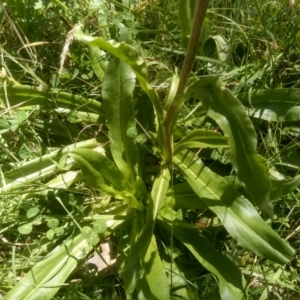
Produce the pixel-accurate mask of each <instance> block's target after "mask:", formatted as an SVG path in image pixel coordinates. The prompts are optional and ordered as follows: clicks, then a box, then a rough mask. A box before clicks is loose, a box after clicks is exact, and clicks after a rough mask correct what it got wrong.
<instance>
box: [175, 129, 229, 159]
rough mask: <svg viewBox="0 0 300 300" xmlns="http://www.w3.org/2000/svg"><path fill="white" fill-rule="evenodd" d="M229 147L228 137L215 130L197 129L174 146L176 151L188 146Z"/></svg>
mask: <svg viewBox="0 0 300 300" xmlns="http://www.w3.org/2000/svg"><path fill="white" fill-rule="evenodd" d="M223 147H228V143H227V138H226V137H224V136H222V135H221V134H220V133H218V132H215V131H208V130H204V129H195V130H193V131H191V132H189V133H188V134H187V136H185V137H184V138H182V139H181V140H180V142H178V143H177V144H175V146H174V153H175V154H176V153H179V152H180V151H182V150H184V149H187V148H223Z"/></svg>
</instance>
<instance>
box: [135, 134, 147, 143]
mask: <svg viewBox="0 0 300 300" xmlns="http://www.w3.org/2000/svg"><path fill="white" fill-rule="evenodd" d="M135 140H136V141H137V143H139V144H144V143H145V142H146V141H147V137H146V135H145V134H143V133H140V134H139V135H138V136H137V137H136V139H135Z"/></svg>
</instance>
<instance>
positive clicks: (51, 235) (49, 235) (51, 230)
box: [46, 229, 55, 241]
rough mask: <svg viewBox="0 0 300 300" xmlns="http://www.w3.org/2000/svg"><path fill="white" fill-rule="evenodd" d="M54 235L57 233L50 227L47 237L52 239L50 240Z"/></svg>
mask: <svg viewBox="0 0 300 300" xmlns="http://www.w3.org/2000/svg"><path fill="white" fill-rule="evenodd" d="M54 235H55V233H54V230H53V229H49V230H48V231H47V232H46V237H47V239H48V240H50V241H51V240H53V238H54Z"/></svg>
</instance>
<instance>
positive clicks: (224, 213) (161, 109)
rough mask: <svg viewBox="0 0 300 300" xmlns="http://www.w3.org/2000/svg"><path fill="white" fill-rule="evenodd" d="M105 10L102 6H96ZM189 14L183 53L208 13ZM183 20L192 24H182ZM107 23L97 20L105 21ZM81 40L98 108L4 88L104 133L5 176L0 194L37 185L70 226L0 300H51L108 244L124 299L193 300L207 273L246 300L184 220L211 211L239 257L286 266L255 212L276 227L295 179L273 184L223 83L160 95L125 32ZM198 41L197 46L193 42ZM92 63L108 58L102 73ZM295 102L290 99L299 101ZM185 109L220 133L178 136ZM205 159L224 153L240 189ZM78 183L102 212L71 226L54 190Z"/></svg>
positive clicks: (174, 80)
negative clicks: (280, 203)
mask: <svg viewBox="0 0 300 300" xmlns="http://www.w3.org/2000/svg"><path fill="white" fill-rule="evenodd" d="M125 2H126V1H124V3H125ZM104 4H106V3H105V1H99V7H100V8H102V6H101V5H104ZM125 4H126V3H125ZM125 4H123V5H124V6H126V5H125ZM194 4H195V1H179V8H180V14H179V17H180V23H181V24H185V26H182V28H181V30H182V45H183V46H184V47H187V48H188V50H189V47H190V46H189V45H190V44H189V43H190V41H189V36H188V33H189V32H192V31H193V28H194V27H193V26H194V25H193V13H195V14H196V16H199V15H197V9H199V11H198V13H200V15H202V17H203V16H205V13H206V8H203V7H202V8H201V7H198V6H196V8H194ZM105 7H106V6H105ZM112 7H113V6H112ZM201 9H202V10H201ZM103 10H104V6H103ZM183 18H189V19H188V22H186V23H185V22H184V21H185V20H183ZM104 19H105V17H103V16H101V18H100V16H99V20H101V22H104V21H103V20H104ZM99 22H100V21H99ZM203 22H204V24H205V20H204V18H202V23H203ZM102 25H103V24H102ZM86 32H87V30H86V28H85V27H84V26H83V25H82V26H75V27H74V29H73V30H72V33H71V34H72V36H73V37H74V39H75V40H76V41H77V42H80V43H82V44H85V45H87V46H88V49H89V55H90V58H91V62H92V66H93V69H94V70H96V71H95V74H96V75H97V77H98V80H99V82H100V83H101V102H99V101H96V100H94V99H88V98H87V97H83V96H79V95H78V96H77V95H76V96H75V95H73V94H71V93H64V92H60V91H57V90H53V89H42V90H41V89H39V88H36V87H32V86H27V85H9V86H7V87H5V89H3V91H1V92H0V96H1V99H8V101H9V104H10V106H18V107H23V108H24V109H26V107H29V106H34V107H36V106H38V107H39V108H40V109H42V110H44V111H52V110H56V111H57V112H59V113H63V112H64V110H67V113H70V112H72V117H74V114H75V115H76V118H80V120H83V121H84V122H85V124H98V125H100V124H101V126H103V127H104V128H105V131H106V132H107V134H106V133H105V134H101V135H99V136H98V137H96V138H93V139H88V138H87V136H82V135H80V134H79V132H78V131H76V132H71V129H70V131H69V133H70V134H71V135H72V136H73V137H75V136H76V135H77V136H79V137H80V140H79V141H76V142H74V143H73V144H70V145H67V146H65V147H63V148H61V149H59V150H55V151H52V152H51V153H48V154H45V155H43V156H41V157H38V158H36V159H32V160H29V161H28V162H26V163H23V164H22V165H20V166H18V168H11V169H10V170H7V171H6V172H5V173H4V176H5V180H6V184H5V185H3V186H2V187H1V192H2V193H7V194H8V193H12V192H19V193H20V190H21V189H22V188H24V187H26V185H27V184H28V183H34V182H36V181H37V180H41V179H43V184H44V187H45V189H44V190H43V193H41V195H42V194H43V195H44V196H47V197H49V199H50V196H51V197H52V198H53V199H55V201H57V203H59V204H60V205H61V206H62V207H64V209H65V211H66V212H67V217H68V222H69V223H70V224H71V223H72V224H73V225H72V228H74V230H73V232H68V234H67V235H65V236H64V239H63V240H60V238H59V235H58V233H57V232H58V231H55V228H57V227H58V224H59V222H58V220H57V219H55V220H53V219H51V220H48V223H47V224H48V227H49V231H48V235H47V236H48V237H51V236H52V237H53V236H55V235H56V238H57V239H56V240H55V242H57V244H55V243H53V245H52V246H53V247H52V251H51V252H49V253H48V254H47V255H46V256H44V257H43V258H42V259H41V260H40V261H38V262H37V263H36V264H35V265H34V266H33V267H32V268H31V269H30V270H29V271H28V272H27V273H26V275H24V276H23V277H22V278H20V280H19V281H18V282H17V283H16V285H15V286H14V287H13V288H12V289H11V290H10V291H9V292H8V293H7V294H6V296H5V297H4V299H5V300H7V299H21V298H20V297H22V299H28V300H29V299H30V300H32V299H41V298H43V299H52V298H53V297H55V295H56V294H57V293H58V292H60V291H61V286H63V285H64V283H65V281H66V280H67V279H68V278H69V276H70V275H71V274H72V273H73V272H74V271H75V270H76V269H77V268H78V267H79V266H81V265H83V264H84V263H85V261H87V260H88V258H89V254H90V253H92V252H93V251H94V250H95V249H96V248H97V247H98V246H99V244H101V243H102V242H103V241H104V240H105V239H112V240H113V241H114V242H115V248H116V250H117V252H118V254H117V255H116V258H117V270H115V271H114V272H115V274H114V275H117V276H120V278H121V279H122V283H123V285H124V293H125V295H126V297H127V298H128V299H157V300H162V299H165V300H168V299H176V298H181V299H197V298H198V297H199V294H198V285H197V284H198V282H197V280H195V278H198V277H200V276H201V274H204V273H205V272H209V273H211V274H213V276H215V277H216V278H217V281H218V285H219V294H220V298H221V299H223V300H226V299H247V285H246V281H245V278H244V276H243V274H242V272H241V270H240V268H239V267H238V266H237V265H236V264H235V263H234V262H233V261H232V260H231V259H229V258H228V257H227V256H226V255H224V254H222V253H221V252H220V251H219V249H218V247H217V245H216V243H215V240H214V238H215V236H214V234H213V228H206V227H205V226H196V224H195V223H193V222H189V220H188V219H187V218H186V215H187V214H188V213H189V212H190V211H193V212H197V211H198V210H202V211H204V210H210V211H211V212H212V213H213V214H214V216H215V218H216V219H217V220H218V225H219V226H221V227H222V228H224V231H226V232H227V233H228V234H229V235H230V236H231V237H232V238H233V239H235V240H236V241H237V243H238V244H239V245H240V246H241V247H243V248H244V249H247V250H249V251H251V252H252V253H254V254H255V255H257V256H259V257H261V258H265V259H268V260H271V261H273V262H275V263H278V264H286V263H287V262H289V261H290V260H291V259H292V257H293V255H294V250H293V249H292V248H291V246H290V245H289V244H288V243H287V242H286V241H284V240H283V239H282V238H281V237H280V236H279V235H278V234H277V233H276V232H275V231H274V230H273V229H272V228H271V227H270V226H269V225H268V224H267V223H266V222H265V220H264V219H263V218H262V216H261V212H263V213H264V214H265V215H266V216H268V217H270V218H272V217H273V204H272V200H274V199H273V197H275V198H276V197H278V196H279V195H280V196H283V195H286V194H288V193H290V192H291V191H293V190H294V189H295V186H296V185H297V183H298V177H295V178H294V179H293V180H294V181H293V182H287V181H286V180H279V179H276V180H275V179H274V178H273V177H272V176H270V170H269V169H270V164H269V163H268V161H267V159H266V158H264V157H262V156H260V155H259V154H258V153H257V136H256V132H255V129H254V126H253V123H252V121H251V119H250V117H249V116H248V114H247V111H246V110H245V108H244V106H243V104H242V103H245V102H246V96H245V95H244V94H240V95H239V97H236V96H235V95H234V94H233V93H232V92H231V91H230V90H229V89H228V88H226V85H225V84H224V82H223V81H222V77H221V76H219V75H209V76H205V77H203V78H202V77H200V78H195V77H193V78H192V80H191V83H190V84H189V85H187V86H184V88H183V90H182V91H181V92H180V93H178V87H179V86H180V83H181V81H182V80H185V81H186V82H187V81H188V79H189V78H190V77H189V75H190V73H188V74H187V75H186V76H188V78H184V79H182V74H181V76H179V75H178V74H177V72H174V74H172V77H171V82H169V86H168V92H167V95H166V96H165V97H162V96H161V95H160V93H159V92H158V90H157V88H156V87H155V86H154V85H153V84H151V82H150V81H149V79H148V74H147V73H148V72H147V64H146V61H145V59H143V57H141V55H140V54H139V50H138V49H137V47H136V46H134V45H133V42H132V37H131V34H130V32H129V31H128V30H127V28H126V26H125V25H124V24H122V23H120V22H119V23H116V24H114V25H112V26H111V32H110V35H111V36H110V38H106V37H102V36H101V37H100V36H93V35H90V34H88V33H86ZM200 32H201V30H200ZM200 32H199V33H200ZM198 38H199V36H198ZM214 40H216V38H215V39H214ZM222 41H224V43H225V40H222ZM210 42H211V40H210ZM203 43H204V42H203V40H201V37H200V41H199V44H200V45H202V44H203ZM219 51H221V50H220V49H219ZM187 53H189V52H187ZM107 54H109V55H107ZM195 55H196V53H195ZM99 56H101V57H103V56H105V60H104V61H102V62H101V64H99V60H98V59H97V57H98V58H99ZM187 58H188V57H187ZM190 59H192V60H193V59H194V57H191V58H190ZM216 59H217V57H216ZM264 93H267V92H265V91H262V92H257V93H255V94H254V95H253V99H252V103H253V107H251V109H252V110H253V111H252V112H253V114H254V116H257V115H262V117H263V118H264V117H265V118H266V114H265V113H264V110H265V109H266V110H267V109H270V110H272V105H273V104H274V103H276V101H277V99H276V97H274V98H273V100H272V101H271V100H270V101H269V102H268V103H267V104H266V105H267V106H266V107H264V106H263V101H262V100H261V98H260V97H263V95H264ZM270 93H272V92H270ZM273 93H274V94H272V95H279V94H280V93H282V92H279V91H274V92H273ZM292 93H293V91H292ZM293 95H294V94H293ZM293 97H294V96H293ZM293 97H292V96H291V95H290V97H289V99H291V101H294V102H293V103H295V101H296V100H295V98H293ZM295 97H297V96H295ZM190 99H194V100H195V99H196V100H197V101H199V103H200V105H201V109H202V112H203V114H204V115H205V116H206V117H209V118H210V119H211V120H213V122H215V123H216V124H217V125H218V126H219V130H207V129H203V128H201V129H199V128H189V129H188V130H187V131H186V132H185V133H184V134H182V133H180V130H181V128H180V126H179V125H180V124H179V123H180V117H181V113H182V110H183V107H184V104H185V103H187V102H188V101H189V100H190ZM239 99H240V100H239ZM286 105H287V108H286V109H289V108H290V107H289V106H288V103H286ZM289 112H290V113H289V114H288V115H285V116H280V114H279V113H278V114H277V115H276V114H275V113H273V114H272V116H271V117H272V118H276V116H278V117H282V118H293V116H294V115H295V114H294V111H292V109H291V111H289ZM271 117H270V118H271ZM293 120H294V119H293ZM185 121H186V119H185ZM5 124H6V127H5V128H4V129H3V130H7V131H8V130H10V129H11V124H10V123H9V122H8V123H5ZM5 124H4V125H5ZM46 125H47V126H46ZM55 125H56V124H54V122H51V124H43V126H44V127H43V128H47V129H48V130H49V131H51V132H52V133H53V134H55V132H58V131H59V129H58V130H57V129H56V127H55ZM55 130H57V131H55ZM202 149H217V150H218V149H219V150H224V149H225V150H227V151H229V158H230V162H231V164H232V169H233V172H234V175H235V176H234V177H235V180H236V181H235V182H238V188H236V185H235V184H233V183H232V182H231V181H230V180H228V178H225V177H222V176H221V175H219V174H218V173H216V172H214V171H213V170H212V169H211V168H210V167H209V166H207V165H206V164H205V161H204V160H203V159H202V158H201V156H200V155H199V150H201V151H202ZM49 176H50V177H51V179H49V180H48V177H49ZM82 182H84V183H85V184H86V185H87V187H88V188H91V189H93V190H94V191H95V193H97V195H101V196H103V197H105V199H106V201H105V205H104V207H103V208H102V209H101V210H97V209H96V210H95V211H96V212H84V211H81V212H80V213H81V218H80V219H77V217H76V218H75V217H74V216H73V213H72V212H70V211H69V207H67V206H66V205H65V204H64V201H63V199H62V197H61V195H60V192H61V191H63V190H68V189H69V188H71V187H72V186H74V185H75V184H80V183H82ZM240 189H242V190H243V192H240ZM53 190H55V191H56V192H53ZM37 193H38V191H37V190H36V189H34V188H33V189H28V190H26V191H25V192H24V193H23V195H22V199H26V198H30V197H32V195H36V194H37ZM52 198H51V199H52ZM79 215H80V214H79ZM76 216H77V215H76ZM41 218H42V212H40V211H39V210H31V211H30V210H28V211H27V219H26V220H23V223H22V224H21V226H20V228H21V229H20V230H21V231H23V233H26V230H27V231H28V232H30V230H32V226H33V225H35V224H36V223H37V222H38V221H40V220H41ZM20 230H19V231H20ZM64 230H66V231H67V228H64ZM21 231H20V232H21ZM54 245H55V246H56V247H54Z"/></svg>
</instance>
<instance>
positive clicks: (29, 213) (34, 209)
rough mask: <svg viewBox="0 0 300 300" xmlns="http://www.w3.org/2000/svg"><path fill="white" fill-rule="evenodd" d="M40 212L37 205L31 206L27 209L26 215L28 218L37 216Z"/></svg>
mask: <svg viewBox="0 0 300 300" xmlns="http://www.w3.org/2000/svg"><path fill="white" fill-rule="evenodd" d="M39 212H40V209H39V208H38V207H31V208H29V209H28V210H27V213H26V217H27V218H28V219H31V218H34V217H35V216H37V215H38V214H39Z"/></svg>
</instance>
